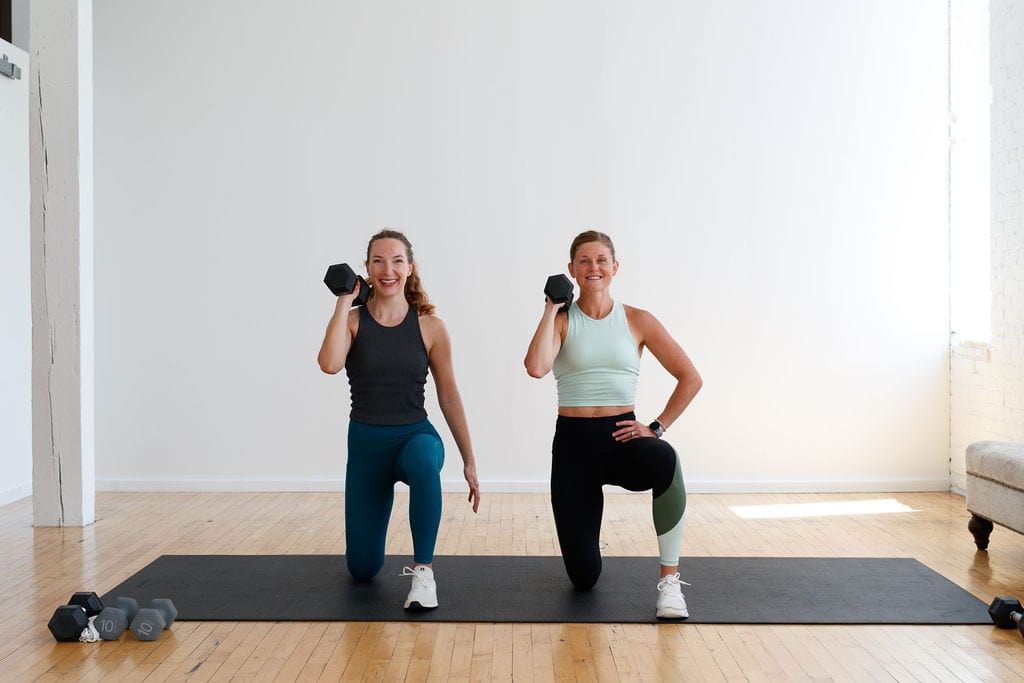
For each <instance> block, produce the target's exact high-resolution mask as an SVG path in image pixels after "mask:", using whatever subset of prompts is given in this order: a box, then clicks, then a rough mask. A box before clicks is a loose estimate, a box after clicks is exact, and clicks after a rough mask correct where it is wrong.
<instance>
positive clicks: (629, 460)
mask: <svg viewBox="0 0 1024 683" xmlns="http://www.w3.org/2000/svg"><path fill="white" fill-rule="evenodd" d="M569 258H570V261H569V274H570V275H571V276H572V277H573V278H575V279H576V283H577V285H579V290H580V293H579V297H578V298H577V299H576V301H574V302H573V303H572V305H570V306H569V308H568V310H567V311H564V312H563V311H560V310H559V308H560V304H556V303H552V302H551V301H545V304H544V313H543V315H542V317H541V320H540V324H539V325H538V326H537V331H536V332H535V333H534V335H533V339H532V340H531V341H530V348H529V349H528V350H527V352H526V360H525V364H526V369H527V372H528V373H529V374H530V376H531V377H543V376H544V375H546V374H548V372H550V371H552V370H554V374H555V380H556V382H557V385H558V420H557V422H556V426H555V436H554V440H553V443H552V448H551V507H552V511H553V513H554V516H555V528H556V530H557V532H558V544H559V546H560V548H561V551H562V559H563V561H564V562H565V569H566V572H567V573H568V575H569V579H570V581H572V583H573V585H574V586H575V587H576V588H578V589H581V590H588V589H590V588H592V587H593V586H594V584H595V583H597V580H598V578H599V577H600V575H601V551H600V540H599V535H600V531H601V515H602V511H603V508H604V494H603V492H602V488H601V487H602V486H603V485H605V484H614V485H617V486H622V487H623V488H626V489H629V490H630V491H646V490H651V491H652V493H653V502H652V510H653V516H654V527H655V530H656V532H657V535H658V549H659V555H660V564H661V571H660V579H659V581H658V584H657V587H658V598H657V603H656V613H657V616H658V617H659V618H663V619H683V618H686V617H687V616H689V613H688V611H687V608H686V601H685V599H684V598H683V594H682V589H681V585H684V582H683V581H681V580H680V578H679V572H678V565H679V547H680V544H681V543H682V536H683V514H684V512H685V510H686V489H685V487H684V486H683V476H682V470H681V467H680V464H679V458H678V456H677V455H676V452H675V449H673V448H672V446H671V445H670V444H669V443H668V442H667V441H664V440H662V438H661V437H662V435H663V434H664V432H665V431H666V430H668V428H669V427H670V426H671V425H672V424H673V423H675V422H676V420H677V419H678V418H679V416H680V415H681V414H682V413H683V411H684V410H685V409H686V407H687V406H688V405H689V404H690V401H692V400H693V397H694V396H696V395H697V392H698V391H700V388H701V385H702V380H701V378H700V375H699V374H698V372H697V369H696V368H695V367H694V365H693V363H692V362H691V361H690V359H689V357H688V356H687V355H686V352H685V351H683V349H682V347H680V346H679V344H677V343H676V341H675V340H674V339H673V338H672V336H671V335H670V334H669V333H668V331H667V330H666V329H665V328H664V326H663V325H662V324H661V323H660V322H659V321H658V319H657V318H655V317H654V316H653V315H651V314H650V313H648V312H647V311H645V310H642V309H639V308H635V307H633V306H627V305H624V304H622V303H620V302H618V301H615V300H614V299H612V296H611V291H610V290H611V283H612V279H613V278H614V277H615V275H616V273H618V270H619V262H618V261H617V260H616V259H615V247H614V245H613V244H612V241H611V238H609V237H608V236H607V235H605V234H604V233H601V232H597V231H593V230H591V231H587V232H583V233H581V234H579V235H577V236H576V239H574V240H573V243H572V246H571V247H570V250H569ZM644 349H649V350H650V352H651V353H652V354H654V357H655V358H656V359H657V360H658V362H660V363H661V365H662V366H663V367H664V368H665V370H667V371H668V372H669V373H671V374H672V376H674V377H675V378H676V387H675V389H674V390H673V392H672V394H671V396H669V398H668V401H667V403H666V404H665V408H664V409H663V410H662V411H661V413H660V414H659V415H658V416H657V419H655V420H654V421H652V422H650V423H649V424H648V423H646V422H644V421H640V420H637V418H636V415H635V413H634V403H635V396H636V386H637V379H638V377H639V372H640V355H641V354H642V353H643V351H644Z"/></svg>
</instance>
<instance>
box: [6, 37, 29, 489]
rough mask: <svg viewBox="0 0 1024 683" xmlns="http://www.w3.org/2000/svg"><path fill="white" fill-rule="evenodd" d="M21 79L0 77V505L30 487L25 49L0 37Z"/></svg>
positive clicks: (26, 89)
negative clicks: (18, 69)
mask: <svg viewBox="0 0 1024 683" xmlns="http://www.w3.org/2000/svg"><path fill="white" fill-rule="evenodd" d="M0 54H2V55H7V58H8V60H9V61H11V62H13V63H14V64H15V65H17V66H18V67H19V68H20V69H21V78H20V79H18V80H14V79H11V78H7V77H6V76H0V505H5V504H7V503H9V502H11V501H13V500H18V499H19V498H23V497H24V496H27V495H28V494H29V493H31V492H32V282H31V276H30V275H31V274H30V272H29V270H30V269H29V257H30V243H29V229H30V224H29V223H30V217H29V198H30V193H29V168H28V84H29V81H28V75H29V67H28V54H27V53H26V52H24V51H23V50H21V49H19V48H16V47H14V46H13V45H11V44H10V43H8V42H7V41H5V40H0Z"/></svg>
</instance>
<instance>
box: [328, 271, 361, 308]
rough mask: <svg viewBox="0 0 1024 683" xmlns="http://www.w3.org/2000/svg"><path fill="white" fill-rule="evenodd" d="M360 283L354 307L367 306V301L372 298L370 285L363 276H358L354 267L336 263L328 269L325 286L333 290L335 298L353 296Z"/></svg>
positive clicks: (353, 303)
mask: <svg viewBox="0 0 1024 683" xmlns="http://www.w3.org/2000/svg"><path fill="white" fill-rule="evenodd" d="M357 282H358V283H359V294H357V295H356V298H355V300H354V301H353V302H352V307H353V308H355V307H356V306H365V305H366V300H367V299H369V298H370V285H368V284H366V280H364V279H363V276H362V275H356V273H355V271H354V270H352V267H351V266H350V265H348V264H347V263H336V264H334V265H333V266H331V267H330V268H328V269H327V274H326V275H324V284H325V285H327V288H328V289H329V290H331V293H332V294H334V296H341V295H342V294H351V293H352V292H353V291H354V290H355V288H356V283H357Z"/></svg>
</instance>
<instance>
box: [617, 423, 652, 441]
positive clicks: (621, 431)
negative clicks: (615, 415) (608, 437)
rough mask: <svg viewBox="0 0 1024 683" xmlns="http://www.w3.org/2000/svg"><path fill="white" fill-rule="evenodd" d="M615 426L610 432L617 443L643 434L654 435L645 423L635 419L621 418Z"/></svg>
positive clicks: (641, 436)
mask: <svg viewBox="0 0 1024 683" xmlns="http://www.w3.org/2000/svg"><path fill="white" fill-rule="evenodd" d="M615 426H616V427H618V429H616V430H615V431H614V432H612V438H614V439H615V440H616V441H618V442H619V443H625V442H627V441H632V440H633V439H641V438H643V437H645V436H654V432H652V431H651V430H650V429H649V428H648V427H647V425H645V424H640V423H639V422H637V421H636V420H623V421H622V422H616V423H615Z"/></svg>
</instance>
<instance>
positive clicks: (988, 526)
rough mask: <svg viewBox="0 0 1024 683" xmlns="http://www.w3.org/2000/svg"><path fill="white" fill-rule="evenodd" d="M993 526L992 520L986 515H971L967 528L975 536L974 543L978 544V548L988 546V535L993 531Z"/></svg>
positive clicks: (981, 548) (982, 548) (983, 548)
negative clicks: (985, 516) (986, 517)
mask: <svg viewBox="0 0 1024 683" xmlns="http://www.w3.org/2000/svg"><path fill="white" fill-rule="evenodd" d="M992 526H993V525H992V522H990V521H988V520H987V519H985V518H984V517H979V516H978V515H975V514H972V515H971V521H969V522H967V530H968V531H970V532H971V534H972V535H973V536H974V545H976V546H978V550H985V549H987V548H988V537H989V534H991V533H992Z"/></svg>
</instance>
